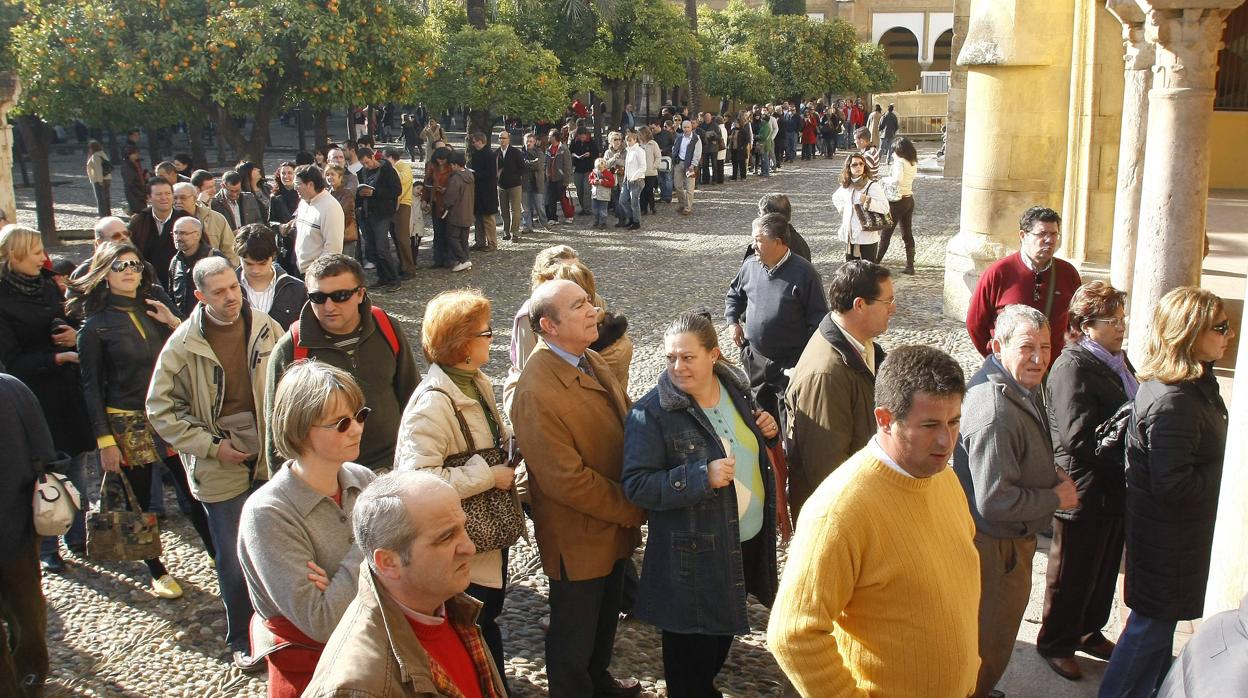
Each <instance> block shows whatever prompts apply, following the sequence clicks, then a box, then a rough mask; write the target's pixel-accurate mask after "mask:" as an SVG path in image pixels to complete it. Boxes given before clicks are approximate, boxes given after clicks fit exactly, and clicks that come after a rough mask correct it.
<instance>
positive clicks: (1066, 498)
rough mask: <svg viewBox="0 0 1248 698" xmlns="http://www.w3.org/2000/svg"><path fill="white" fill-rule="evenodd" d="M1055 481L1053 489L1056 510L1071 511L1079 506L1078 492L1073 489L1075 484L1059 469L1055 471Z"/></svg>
mask: <svg viewBox="0 0 1248 698" xmlns="http://www.w3.org/2000/svg"><path fill="white" fill-rule="evenodd" d="M1057 479H1058V482H1057V486H1056V487H1054V488H1053V492H1054V493H1055V494H1056V495H1057V508H1058V509H1073V508H1075V507H1077V506H1079V492H1078V490H1076V489H1075V482H1074V481H1073V480H1071V479H1070V476H1069V475H1067V474H1066V471H1065V470H1062V469H1061V468H1058V469H1057Z"/></svg>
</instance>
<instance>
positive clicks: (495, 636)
mask: <svg viewBox="0 0 1248 698" xmlns="http://www.w3.org/2000/svg"><path fill="white" fill-rule="evenodd" d="M467 591H468V595H469V596H471V597H472V598H474V599H476V600H477V601H480V602H481V603H482V604H483V605H482V606H481V612H480V613H479V614H477V627H479V628H481V638H482V639H483V640H485V646H486V647H488V648H490V657H491V658H492V659H493V660H494V666H495V668H497V669H498V675H499V676H500V677H501V678H502V679H503V683H506V682H507V672H506V671H505V667H506V660H504V659H503V631H502V629H501V628H499V627H498V616H499V614H501V613H502V612H503V601H504V600H505V599H506V598H507V549H506V548H503V586H502V588H501V589H495V588H493V587H487V586H481V585H480V584H469V585H468V590H467Z"/></svg>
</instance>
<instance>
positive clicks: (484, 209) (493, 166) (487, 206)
mask: <svg viewBox="0 0 1248 698" xmlns="http://www.w3.org/2000/svg"><path fill="white" fill-rule="evenodd" d="M469 151H470V152H469V161H468V168H469V169H471V170H472V177H473V180H472V181H473V197H474V198H473V200H472V213H473V215H475V216H488V215H490V214H491V213H498V159H497V158H496V157H495V155H494V151H493V150H490V148H489V146H486V147H484V148H482V149H480V150H472V149H471V148H469Z"/></svg>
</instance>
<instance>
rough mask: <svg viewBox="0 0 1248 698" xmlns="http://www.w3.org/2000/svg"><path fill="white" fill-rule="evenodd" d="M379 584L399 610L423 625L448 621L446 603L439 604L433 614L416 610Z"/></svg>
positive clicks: (440, 623)
mask: <svg viewBox="0 0 1248 698" xmlns="http://www.w3.org/2000/svg"><path fill="white" fill-rule="evenodd" d="M377 586H378V587H379V588H381V592H382V593H383V594H385V595H386V597H387V598H389V599H390V600H391V601H393V602H394V605H395V606H398V607H399V610H401V611H403V615H405V616H407V617H408V618H411V619H412V620H414V621H416V622H417V623H420V624H421V625H442V624H443V623H445V622H446V604H445V603H444V604H442V605H441V606H438V609H437V610H436V611H434V612H433V615H432V616H431V615H429V614H428V613H421V612H420V611H417V610H414V609H413V608H411V607H409V606H405V605H404V604H403V602H402V601H399V600H398V599H396V598H394V594H391V593H390V592H389V591H386V589H385V588H384V587H381V585H380V584H378V585H377Z"/></svg>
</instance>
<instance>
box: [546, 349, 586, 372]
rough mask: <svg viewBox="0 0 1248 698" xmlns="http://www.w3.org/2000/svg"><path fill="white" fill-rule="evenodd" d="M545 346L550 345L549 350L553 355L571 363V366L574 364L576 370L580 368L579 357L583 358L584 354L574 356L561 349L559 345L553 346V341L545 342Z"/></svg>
mask: <svg viewBox="0 0 1248 698" xmlns="http://www.w3.org/2000/svg"><path fill="white" fill-rule="evenodd" d="M546 346H548V347H550V350H551V351H553V352H555V356H558V357H559V358H561V359H563V360H564V361H567V362H568V363H570V364H572V366H574V367H575V368H576V369H577V370H580V368H581V359H582V358H584V356H585V355H584V354H581V355H580V356H576V355H574V354H571V353H569V352H566V351H564V350H563V349H560V348H559V347H557V346H555V344H554V342H546Z"/></svg>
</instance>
